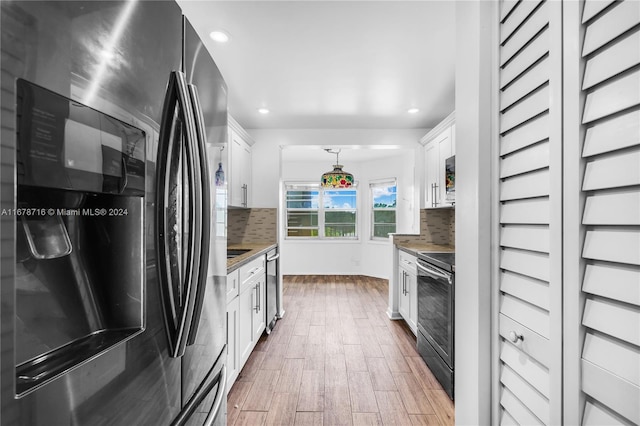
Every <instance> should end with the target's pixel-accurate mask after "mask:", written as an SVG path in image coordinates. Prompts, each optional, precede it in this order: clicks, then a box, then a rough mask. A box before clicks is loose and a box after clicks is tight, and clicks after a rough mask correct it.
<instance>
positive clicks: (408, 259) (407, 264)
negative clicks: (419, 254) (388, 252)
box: [398, 250, 416, 274]
mask: <svg viewBox="0 0 640 426" xmlns="http://www.w3.org/2000/svg"><path fill="white" fill-rule="evenodd" d="M398 265H399V266H400V267H401V268H404V269H406V270H407V272H411V273H413V274H415V273H416V257H415V256H412V255H410V254H409V253H406V252H404V251H402V250H398Z"/></svg>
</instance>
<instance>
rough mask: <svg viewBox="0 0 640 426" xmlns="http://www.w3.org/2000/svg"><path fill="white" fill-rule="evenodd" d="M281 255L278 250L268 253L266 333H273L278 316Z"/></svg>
mask: <svg viewBox="0 0 640 426" xmlns="http://www.w3.org/2000/svg"><path fill="white" fill-rule="evenodd" d="M279 258H280V253H278V248H277V247H276V248H274V249H273V250H270V251H269V252H268V253H267V297H266V299H267V309H266V315H267V318H266V321H265V324H267V328H266V332H267V334H269V333H271V330H273V327H275V325H276V319H277V315H278V287H279V285H280V283H279V282H278V263H279V261H278V259H279Z"/></svg>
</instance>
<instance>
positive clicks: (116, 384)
mask: <svg viewBox="0 0 640 426" xmlns="http://www.w3.org/2000/svg"><path fill="white" fill-rule="evenodd" d="M0 8H1V18H0V19H1V25H0V29H1V49H2V62H1V65H0V66H1V68H2V80H1V85H2V94H1V104H2V105H1V106H2V116H1V140H2V142H1V143H2V153H1V157H0V161H1V167H2V174H1V175H0V179H1V185H0V206H1V208H2V209H7V211H10V210H11V209H15V208H16V207H17V206H16V205H15V199H16V175H17V173H20V170H18V169H17V168H16V163H15V149H16V117H15V114H16V111H15V105H16V94H15V87H16V80H17V79H18V78H23V79H25V80H27V81H30V82H32V83H34V84H37V85H39V86H42V87H44V88H46V89H48V90H51V91H54V92H56V93H59V94H60V95H62V96H64V97H67V98H71V99H73V100H76V101H78V102H79V103H82V104H85V105H88V106H90V107H91V108H94V109H96V110H98V111H101V112H103V113H105V114H108V115H110V116H112V117H115V118H117V119H119V120H121V121H123V122H125V123H128V124H131V125H132V126H134V127H136V128H139V129H141V130H143V131H144V133H145V135H146V141H145V146H146V153H145V154H146V155H145V174H146V179H145V184H146V191H145V196H144V207H143V209H144V211H145V215H144V222H143V226H144V230H145V232H144V252H143V254H144V279H145V282H146V285H145V286H144V289H143V292H142V295H141V298H142V300H143V306H144V310H143V314H142V315H143V319H142V321H143V324H144V332H142V333H141V334H139V335H138V336H136V337H134V338H132V339H131V340H129V341H127V342H126V343H122V344H120V345H118V346H116V347H114V348H113V349H111V350H109V351H107V352H106V353H103V354H101V355H99V356H97V357H96V358H93V359H90V360H88V361H87V362H86V363H85V364H82V365H80V366H78V367H77V368H75V369H73V370H72V371H70V372H68V373H66V374H64V375H63V376H61V377H60V378H57V379H55V380H53V381H52V382H51V383H48V384H46V385H44V386H43V387H42V388H41V389H38V390H36V391H34V392H32V393H30V394H28V395H25V396H24V397H22V398H16V384H15V364H16V360H15V350H14V347H13V345H14V342H15V341H16V333H20V332H21V328H20V327H21V320H20V318H19V317H17V315H16V307H15V294H16V287H15V282H16V279H15V273H16V267H17V262H18V261H19V260H20V259H17V257H16V252H15V247H16V241H15V235H16V220H15V217H12V216H10V215H3V216H2V217H0V238H1V240H2V245H1V248H0V255H1V260H0V262H1V263H0V268H1V269H2V277H1V285H0V317H1V318H0V319H1V321H0V324H1V325H0V327H1V341H0V346H1V347H2V352H1V358H0V367H1V369H0V374H1V377H0V382H1V383H2V387H1V393H0V401H1V409H0V411H1V412H2V417H1V423H2V425H16V424H19V425H52V424H56V425H57V424H67V425H75V424H118V425H124V424H127V425H133V424H154V425H161V424H167V423H169V422H170V421H171V420H172V419H173V418H175V417H176V416H177V414H178V413H179V412H180V409H181V399H180V380H181V377H180V370H181V363H180V360H179V359H174V358H170V357H169V354H168V352H169V351H168V347H167V338H166V335H165V330H164V320H163V314H162V309H161V304H160V295H159V287H158V283H157V280H158V277H157V274H156V251H155V237H154V234H155V229H156V226H155V223H154V211H155V204H156V200H155V185H154V182H155V179H156V171H155V170H156V155H157V146H158V132H159V130H160V120H161V114H162V108H163V103H164V96H165V89H166V87H167V81H168V79H169V75H170V73H171V72H172V71H173V70H177V69H179V67H180V63H181V52H182V43H181V41H182V37H181V36H182V22H181V21H182V20H181V11H180V8H179V7H178V6H177V5H176V4H175V3H174V2H144V1H139V2H120V1H108V2H106V1H105V2H101V1H91V2H76V1H68V2H56V1H42V2H35V1H29V2H2V3H1V4H0ZM33 290H35V288H34V289H33ZM41 290H42V291H46V289H45V288H41Z"/></svg>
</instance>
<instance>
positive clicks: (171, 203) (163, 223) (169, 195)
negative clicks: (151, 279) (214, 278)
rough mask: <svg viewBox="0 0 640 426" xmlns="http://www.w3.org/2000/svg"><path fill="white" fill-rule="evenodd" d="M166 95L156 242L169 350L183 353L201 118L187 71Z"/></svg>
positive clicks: (197, 238)
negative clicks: (196, 115)
mask: <svg viewBox="0 0 640 426" xmlns="http://www.w3.org/2000/svg"><path fill="white" fill-rule="evenodd" d="M165 99H166V102H165V106H164V111H163V114H162V117H163V118H162V128H161V129H160V145H159V148H158V170H157V174H158V178H157V182H156V185H157V186H156V193H157V194H158V198H157V200H158V202H157V204H156V207H157V209H156V225H157V233H156V239H157V245H156V247H157V255H158V260H159V261H158V276H159V279H160V288H161V296H162V305H163V308H164V318H165V323H166V331H167V337H168V341H169V351H170V354H171V356H172V357H180V356H182V355H183V354H184V350H185V347H186V345H187V339H188V337H189V333H190V328H191V327H192V325H193V318H194V312H195V310H196V309H194V308H196V299H197V296H198V293H199V291H198V285H199V284H200V281H199V275H198V274H199V272H200V262H201V260H200V252H201V248H202V245H201V243H202V241H201V238H202V185H201V168H200V161H199V150H198V143H197V142H198V141H197V139H198V138H197V131H196V125H195V124H196V122H195V118H194V113H193V108H192V101H191V96H190V93H189V88H188V87H187V83H186V80H185V78H184V74H183V73H182V72H180V71H174V72H172V73H171V78H170V80H169V86H168V87H167V95H166V98H165ZM198 309H199V307H198Z"/></svg>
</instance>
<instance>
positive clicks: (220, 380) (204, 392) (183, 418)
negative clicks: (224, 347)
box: [171, 351, 227, 426]
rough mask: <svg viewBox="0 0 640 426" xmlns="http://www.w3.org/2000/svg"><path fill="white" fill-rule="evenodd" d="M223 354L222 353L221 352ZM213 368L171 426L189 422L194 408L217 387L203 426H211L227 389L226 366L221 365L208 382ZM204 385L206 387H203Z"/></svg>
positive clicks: (181, 425) (180, 425) (179, 425)
mask: <svg viewBox="0 0 640 426" xmlns="http://www.w3.org/2000/svg"><path fill="white" fill-rule="evenodd" d="M223 352H224V351H223ZM214 368H215V366H214V367H212V369H211V370H210V371H209V373H208V374H207V377H205V379H204V380H203V381H202V383H201V384H200V386H199V387H198V389H197V390H196V392H195V394H194V395H193V396H192V397H191V399H190V400H189V402H187V404H186V405H185V406H184V408H183V409H182V411H181V412H180V414H178V416H177V417H176V418H175V419H174V420H173V422H172V423H171V426H183V425H186V424H187V423H188V422H189V419H190V418H191V416H192V415H193V413H194V412H195V411H196V408H198V406H199V405H200V404H202V401H204V400H205V398H206V397H207V396H208V395H209V392H211V390H212V389H213V388H214V387H215V386H216V385H218V389H217V391H216V396H215V399H214V401H213V404H212V405H211V410H209V413H208V414H207V418H206V420H205V423H204V424H205V425H212V424H213V420H215V418H216V416H217V415H218V413H219V412H220V407H221V406H222V400H223V398H224V397H225V396H226V389H227V366H226V365H223V366H222V368H221V369H220V372H218V374H217V375H216V377H214V378H213V379H212V380H211V381H209V377H211V374H213V370H214ZM205 383H206V385H205Z"/></svg>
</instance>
